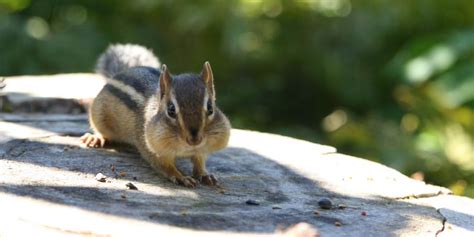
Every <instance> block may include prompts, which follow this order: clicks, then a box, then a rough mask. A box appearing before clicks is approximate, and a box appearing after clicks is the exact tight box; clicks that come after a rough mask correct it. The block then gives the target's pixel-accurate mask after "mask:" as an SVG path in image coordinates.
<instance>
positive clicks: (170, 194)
mask: <svg viewBox="0 0 474 237" xmlns="http://www.w3.org/2000/svg"><path fill="white" fill-rule="evenodd" d="M103 83H104V82H103V79H102V78H101V77H100V76H98V75H95V74H61V75H53V76H21V77H9V78H7V79H6V84H7V86H6V87H5V88H4V89H3V90H1V91H0V110H9V111H23V112H43V113H54V112H55V113H81V112H83V111H84V107H87V104H88V103H90V101H91V99H92V98H93V97H94V96H95V95H96V94H97V92H98V91H99V90H100V88H101V87H102V85H103ZM4 102H7V103H4ZM88 130H89V127H88V124H87V116H86V115H85V114H78V115H65V114H62V115H61V114H54V115H46V114H23V115H21V114H5V113H4V114H1V113H0V236H1V237H5V236H64V235H67V236H69V235H72V236H76V235H86V236H135V235H139V236H157V235H159V236H190V235H192V236H223V235H225V236H234V235H235V236H269V235H272V236H274V235H279V236H308V234H311V233H313V234H314V232H312V231H311V230H310V229H309V228H308V226H311V227H312V228H317V229H318V231H319V233H320V235H321V236H474V200H472V199H469V198H466V197H459V196H454V195H450V191H449V190H447V189H445V188H442V187H437V186H432V185H427V184H425V183H423V182H420V181H415V180H412V179H410V178H408V177H406V176H404V175H402V174H401V173H399V172H397V171H396V170H393V169H391V168H389V167H386V166H384V165H381V164H377V163H374V162H371V161H367V160H364V159H361V158H357V157H351V156H348V155H343V154H339V153H337V152H336V149H335V148H333V147H329V146H322V145H318V144H314V143H310V142H306V141H302V140H297V139H293V138H288V137H283V136H278V135H272V134H265V133H258V132H251V131H244V130H233V131H232V136H231V140H230V144H229V147H228V148H227V149H225V150H223V151H220V152H217V153H215V154H212V155H211V157H210V159H209V161H208V169H209V170H210V171H211V172H213V173H214V174H216V175H217V176H218V177H219V180H220V183H221V186H220V187H205V186H199V187H198V188H196V189H187V188H183V187H179V186H176V185H173V184H171V183H169V182H168V181H167V180H166V179H164V178H163V177H161V176H159V175H158V174H157V173H156V172H155V171H153V170H152V169H151V168H150V167H149V165H148V164H147V163H146V162H145V161H144V160H143V159H141V158H140V157H139V156H138V155H137V154H135V153H133V149H130V148H128V147H120V146H115V147H106V148H105V149H90V148H84V147H81V145H80V144H79V139H78V137H79V136H81V135H82V134H83V133H85V132H86V131H88ZM179 167H180V168H181V169H182V170H183V171H184V172H185V173H190V171H191V166H190V162H188V161H187V160H180V161H179ZM98 173H102V174H103V175H104V176H106V178H105V182H99V181H97V180H96V175H97V174H98ZM128 183H132V184H134V185H135V186H136V187H137V189H138V190H131V189H130V188H129V187H127V186H126V185H127V184H128ZM322 198H329V199H331V200H332V202H333V205H334V206H335V207H336V208H334V209H330V210H325V209H321V208H320V207H319V206H318V201H319V200H320V199H322ZM248 200H254V201H256V202H258V203H259V205H248V204H246V202H247V201H248ZM338 207H340V208H338ZM301 222H305V223H307V225H305V224H299V225H297V226H296V227H294V228H289V229H288V231H286V232H285V231H281V232H278V233H277V234H275V230H276V229H280V228H286V227H288V226H291V225H294V224H296V223H301Z"/></svg>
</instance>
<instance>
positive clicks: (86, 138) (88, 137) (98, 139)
mask: <svg viewBox="0 0 474 237" xmlns="http://www.w3.org/2000/svg"><path fill="white" fill-rule="evenodd" d="M80 140H81V142H82V144H84V145H86V146H88V147H104V145H105V139H104V138H103V137H102V136H100V135H95V134H90V133H86V134H84V135H82V137H81V138H80Z"/></svg>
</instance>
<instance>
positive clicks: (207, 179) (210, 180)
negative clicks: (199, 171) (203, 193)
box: [198, 174, 217, 186]
mask: <svg viewBox="0 0 474 237" xmlns="http://www.w3.org/2000/svg"><path fill="white" fill-rule="evenodd" d="M198 180H199V182H201V183H202V184H204V185H209V186H216V185H217V178H216V177H215V176H214V175H212V174H207V175H203V176H200V177H198Z"/></svg>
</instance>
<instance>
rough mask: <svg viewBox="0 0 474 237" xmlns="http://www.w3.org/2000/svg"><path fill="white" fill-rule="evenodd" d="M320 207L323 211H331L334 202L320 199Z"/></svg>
mask: <svg viewBox="0 0 474 237" xmlns="http://www.w3.org/2000/svg"><path fill="white" fill-rule="evenodd" d="M318 205H319V207H320V208H322V209H327V210H328V209H331V208H332V206H333V204H332V201H331V199H329V198H321V199H319V201H318Z"/></svg>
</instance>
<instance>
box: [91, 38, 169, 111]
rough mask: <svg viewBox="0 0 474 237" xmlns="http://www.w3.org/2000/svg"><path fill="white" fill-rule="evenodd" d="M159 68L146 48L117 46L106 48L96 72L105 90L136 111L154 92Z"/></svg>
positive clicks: (128, 45)
mask: <svg viewBox="0 0 474 237" xmlns="http://www.w3.org/2000/svg"><path fill="white" fill-rule="evenodd" d="M159 67H160V62H159V60H158V58H157V57H156V56H155V55H154V54H153V52H151V51H150V50H148V49H146V48H145V47H142V46H139V45H132V44H125V45H121V44H118V45H111V46H109V48H108V49H107V50H106V51H105V52H104V53H103V54H102V55H101V56H100V57H99V59H98V60H97V65H96V72H97V73H100V74H103V75H104V76H105V77H106V80H107V85H106V86H105V87H104V89H105V90H108V91H110V92H111V93H112V94H113V95H114V96H116V97H117V98H119V99H120V100H121V101H122V102H124V104H125V105H126V106H127V107H128V108H129V109H131V110H135V109H137V108H139V107H140V106H143V105H144V103H145V100H146V98H147V97H148V96H151V95H152V94H153V93H155V92H156V91H157V89H158V84H159V78H160V70H159Z"/></svg>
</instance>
